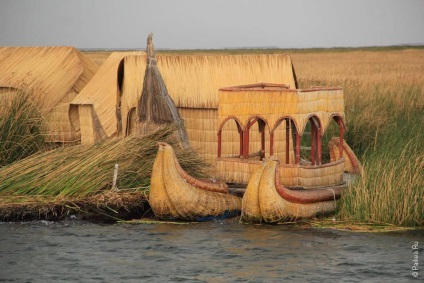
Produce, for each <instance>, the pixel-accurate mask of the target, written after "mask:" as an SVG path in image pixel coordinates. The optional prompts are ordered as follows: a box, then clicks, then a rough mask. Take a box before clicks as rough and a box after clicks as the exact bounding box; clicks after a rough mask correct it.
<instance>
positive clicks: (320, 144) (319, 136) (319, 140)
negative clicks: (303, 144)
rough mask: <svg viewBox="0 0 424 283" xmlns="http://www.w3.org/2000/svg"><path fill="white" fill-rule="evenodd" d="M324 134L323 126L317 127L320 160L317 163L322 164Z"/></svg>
mask: <svg viewBox="0 0 424 283" xmlns="http://www.w3.org/2000/svg"><path fill="white" fill-rule="evenodd" d="M321 139H322V136H321V128H320V127H318V128H317V151H318V153H317V155H318V161H317V164H318V165H321V162H322V140H321Z"/></svg>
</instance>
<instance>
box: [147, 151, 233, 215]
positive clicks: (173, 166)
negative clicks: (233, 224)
mask: <svg viewBox="0 0 424 283" xmlns="http://www.w3.org/2000/svg"><path fill="white" fill-rule="evenodd" d="M149 204H150V206H151V207H152V209H153V212H154V213H155V215H156V216H157V217H158V218H160V219H183V220H194V221H205V220H210V219H216V218H227V217H232V216H235V215H237V214H238V213H239V211H240V209H241V200H240V198H238V197H236V196H233V195H230V194H228V189H227V188H226V187H223V186H221V185H220V184H217V183H213V182H209V181H204V180H196V179H194V178H191V177H190V176H188V175H187V174H186V173H185V172H184V171H183V170H179V163H178V160H177V159H176V157H175V154H174V150H173V148H172V146H170V145H167V144H163V143H161V144H159V149H158V153H157V155H156V160H155V163H154V167H153V172H152V182H151V188H150V195H149Z"/></svg>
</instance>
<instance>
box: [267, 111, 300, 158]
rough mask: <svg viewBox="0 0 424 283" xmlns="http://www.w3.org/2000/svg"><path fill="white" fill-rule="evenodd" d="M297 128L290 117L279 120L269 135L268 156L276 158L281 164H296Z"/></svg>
mask: <svg viewBox="0 0 424 283" xmlns="http://www.w3.org/2000/svg"><path fill="white" fill-rule="evenodd" d="M296 139H297V128H296V123H295V121H294V120H293V119H292V118H290V117H282V118H280V119H279V120H278V121H277V123H276V125H275V127H274V129H273V131H272V133H271V134H270V155H274V156H276V157H277V158H278V159H279V160H280V161H281V162H282V163H285V164H291V163H296V150H295V149H296Z"/></svg>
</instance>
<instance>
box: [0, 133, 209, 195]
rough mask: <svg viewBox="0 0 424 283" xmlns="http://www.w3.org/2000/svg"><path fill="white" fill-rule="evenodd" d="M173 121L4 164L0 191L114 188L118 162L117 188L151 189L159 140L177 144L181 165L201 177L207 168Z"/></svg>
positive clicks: (61, 191)
mask: <svg viewBox="0 0 424 283" xmlns="http://www.w3.org/2000/svg"><path fill="white" fill-rule="evenodd" d="M174 132H175V128H174V127H169V126H168V127H164V128H160V129H158V130H157V131H155V132H154V133H152V134H150V135H147V136H140V135H135V134H134V135H131V136H129V137H126V138H120V139H111V140H108V141H106V142H103V143H101V144H97V145H92V146H83V145H77V146H69V147H62V148H58V149H54V150H50V151H46V152H41V153H38V154H35V155H32V156H30V157H28V158H26V159H23V160H21V161H19V162H16V163H14V164H12V165H10V166H7V167H4V168H1V169H0V194H3V195H45V196H46V195H50V196H56V195H60V196H72V197H83V196H89V195H94V194H96V193H99V192H101V191H102V190H105V189H111V188H112V180H113V173H114V167H115V164H116V163H117V164H118V165H119V170H118V182H117V188H118V189H121V190H122V189H134V188H136V189H138V190H147V189H148V186H149V184H150V176H151V169H152V167H153V162H154V159H155V156H156V152H157V142H158V141H168V142H169V143H171V144H173V145H174V148H175V152H176V155H177V158H178V159H179V162H180V164H181V167H183V169H185V170H186V171H187V172H188V173H189V174H191V175H193V176H197V177H204V176H206V175H207V172H206V171H205V170H206V169H205V168H209V166H208V164H206V163H205V162H204V161H203V160H202V159H201V158H199V156H198V155H197V154H196V153H195V151H193V150H192V149H184V150H183V149H180V148H179V147H178V145H176V144H175V142H174V139H173V138H172V135H173V134H174Z"/></svg>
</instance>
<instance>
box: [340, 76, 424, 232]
mask: <svg viewBox="0 0 424 283" xmlns="http://www.w3.org/2000/svg"><path fill="white" fill-rule="evenodd" d="M423 88H424V87H423V86H417V85H414V84H412V85H406V86H405V85H396V84H393V83H392V84H389V85H384V86H383V85H378V84H377V85H373V86H372V87H370V88H369V89H368V91H372V92H371V94H372V95H370V94H368V96H371V97H367V96H366V94H365V93H363V94H361V93H356V94H354V95H353V101H352V102H351V103H352V104H350V107H347V111H346V112H347V115H348V125H349V132H348V134H347V136H346V137H347V141H348V143H349V144H350V145H352V147H353V148H354V150H355V151H356V152H357V154H359V156H361V160H362V164H363V167H364V170H363V175H362V177H361V179H360V181H359V182H358V183H356V184H354V185H353V186H351V187H350V188H349V190H348V191H347V192H346V194H344V196H343V198H342V200H341V201H340V207H339V212H338V216H339V217H340V218H341V219H342V220H345V221H357V222H377V223H388V224H394V225H397V226H411V227H422V226H424V206H423V205H422V203H423V201H424V177H423V176H424V132H423V130H422V127H423V125H424V107H423V105H424V103H423V94H424V93H423ZM361 97H362V100H361ZM364 97H367V98H366V99H364Z"/></svg>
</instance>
